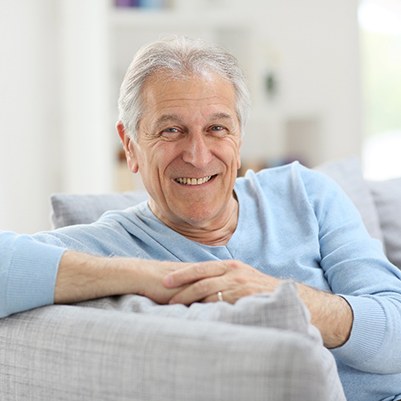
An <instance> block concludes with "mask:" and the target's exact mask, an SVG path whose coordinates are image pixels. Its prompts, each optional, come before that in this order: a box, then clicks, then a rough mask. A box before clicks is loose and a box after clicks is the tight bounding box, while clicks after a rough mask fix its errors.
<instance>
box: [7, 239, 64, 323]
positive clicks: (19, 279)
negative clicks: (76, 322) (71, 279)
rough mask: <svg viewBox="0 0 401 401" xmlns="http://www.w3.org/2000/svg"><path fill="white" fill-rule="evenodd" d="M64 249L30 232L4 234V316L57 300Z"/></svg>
mask: <svg viewBox="0 0 401 401" xmlns="http://www.w3.org/2000/svg"><path fill="white" fill-rule="evenodd" d="M64 251H65V249H64V248H62V247H58V246H55V245H49V244H46V243H41V242H38V241H35V240H34V239H33V238H32V237H31V236H28V235H18V234H14V233H11V232H1V233H0V255H1V258H0V317H6V316H8V315H11V314H13V313H17V312H22V311H25V310H29V309H33V308H36V307H39V306H44V305H49V304H52V303H53V302H54V288H55V283H56V278H57V271H58V265H59V262H60V259H61V257H62V255H63V253H64Z"/></svg>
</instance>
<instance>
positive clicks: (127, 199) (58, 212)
mask: <svg viewBox="0 0 401 401" xmlns="http://www.w3.org/2000/svg"><path fill="white" fill-rule="evenodd" d="M146 199H147V194H146V192H144V191H132V192H123V193H108V194H65V193H57V194H53V195H52V196H51V197H50V203H51V208H52V213H51V219H52V223H53V227H54V228H60V227H64V226H69V225H73V224H87V223H92V222H94V221H96V220H97V219H98V218H99V217H100V216H101V215H102V214H103V213H104V212H106V211H108V210H122V209H126V208H127V207H130V206H134V205H136V204H137V203H139V202H142V201H144V200H146Z"/></svg>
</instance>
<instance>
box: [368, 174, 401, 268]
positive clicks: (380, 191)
mask: <svg viewBox="0 0 401 401" xmlns="http://www.w3.org/2000/svg"><path fill="white" fill-rule="evenodd" d="M368 185H369V188H370V192H371V194H372V197H373V200H374V203H375V205H376V209H377V213H378V216H379V220H380V226H381V231H382V233H383V243H384V248H385V250H386V254H387V257H388V258H389V260H390V261H391V262H392V263H393V264H394V265H396V266H397V267H398V268H399V269H401V178H395V179H391V180H385V181H369V182H368Z"/></svg>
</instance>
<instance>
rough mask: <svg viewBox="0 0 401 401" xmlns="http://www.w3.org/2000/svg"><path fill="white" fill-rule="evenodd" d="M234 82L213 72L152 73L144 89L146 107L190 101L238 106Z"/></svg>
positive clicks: (189, 104)
mask: <svg viewBox="0 0 401 401" xmlns="http://www.w3.org/2000/svg"><path fill="white" fill-rule="evenodd" d="M235 98H236V96H235V90H234V86H233V84H232V83H231V82H230V81H228V80H227V79H225V78H223V77H222V76H221V75H219V74H217V73H214V72H203V73H199V74H195V73H194V74H191V75H188V76H184V77H174V76H172V74H169V73H166V72H158V73H155V74H153V75H152V76H150V77H149V78H148V79H147V81H146V82H145V84H144V86H143V89H142V100H143V106H144V107H145V110H146V108H156V109H160V108H168V107H172V108H174V107H184V106H185V107H188V106H191V105H221V106H225V107H229V108H235Z"/></svg>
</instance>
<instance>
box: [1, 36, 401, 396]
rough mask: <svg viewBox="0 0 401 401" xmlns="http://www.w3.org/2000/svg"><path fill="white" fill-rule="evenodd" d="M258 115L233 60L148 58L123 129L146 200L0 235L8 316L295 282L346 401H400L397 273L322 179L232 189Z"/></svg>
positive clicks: (167, 52) (182, 299)
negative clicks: (122, 297) (88, 219)
mask: <svg viewBox="0 0 401 401" xmlns="http://www.w3.org/2000/svg"><path fill="white" fill-rule="evenodd" d="M248 105H249V101H248V92H247V89H246V85H245V83H244V78H243V76H242V73H241V70H240V69H239V67H238V65H237V63H236V61H235V59H234V58H233V57H232V56H231V55H229V54H227V53H226V52H225V51H223V50H221V49H219V48H217V47H214V46H209V45H206V44H204V43H202V42H200V41H192V40H189V39H185V38H177V39H174V40H171V41H161V42H156V43H153V44H151V45H149V46H148V47H145V48H144V49H142V50H140V51H139V52H138V54H137V56H136V57H135V59H134V60H133V62H132V64H131V65H130V67H129V69H128V72H127V75H126V77H125V78H124V81H123V84H122V87H121V95H120V101H119V106H120V121H119V122H118V123H117V130H118V133H119V136H120V139H121V141H122V143H123V146H124V149H125V154H126V158H127V163H128V167H129V169H130V170H131V171H132V172H133V173H138V172H139V173H140V174H141V176H142V179H143V182H144V185H145V187H146V189H147V191H148V193H149V202H147V203H146V202H145V203H142V204H140V205H138V206H136V207H134V208H130V209H127V210H126V211H121V212H110V213H108V214H106V215H105V216H103V217H102V218H101V219H100V220H99V221H98V222H96V223H94V224H91V225H86V226H77V227H68V228H64V229H60V230H56V231H52V232H47V233H39V234H36V235H33V236H30V237H29V236H19V235H16V234H13V233H3V234H2V235H1V237H0V239H1V242H0V254H1V255H2V257H1V261H0V263H1V272H2V274H1V279H0V289H1V291H0V292H1V297H2V298H1V302H0V306H1V314H2V316H6V315H8V314H11V313H15V312H18V311H22V310H26V309H30V308H33V307H38V306H41V305H46V304H51V303H53V302H56V303H68V302H77V301H82V300H87V299H91V298H97V297H103V296H109V295H117V294H127V293H135V294H140V295H145V296H147V297H149V298H151V299H153V300H154V301H156V302H158V303H161V304H165V303H184V304H191V303H193V302H197V301H200V302H215V301H217V300H224V301H227V302H230V303H234V302H236V301H237V300H238V299H239V298H241V297H244V296H247V295H252V294H257V293H262V292H264V293H266V292H271V291H273V290H274V289H275V288H276V287H277V286H278V285H279V284H280V283H281V282H282V280H284V279H288V278H291V279H293V280H295V281H296V282H297V283H298V284H297V287H298V291H299V294H300V297H301V298H302V299H303V301H304V303H305V304H306V306H307V307H308V308H309V311H310V313H311V318H312V323H313V324H314V325H315V326H316V327H317V328H318V329H319V330H320V333H321V335H322V338H323V340H324V343H325V345H326V346H327V347H328V348H331V349H332V352H333V354H334V356H335V358H336V361H337V364H338V368H339V373H340V377H341V379H342V382H343V385H344V389H345V392H346V395H347V397H348V398H349V399H350V400H356V401H359V400H361V401H362V400H364V401H367V400H372V401H373V400H386V401H387V400H396V399H398V398H401V352H400V347H399V346H398V344H399V341H400V339H401V280H400V279H401V274H400V271H399V270H398V269H397V268H396V267H394V266H393V265H391V264H390V263H389V262H388V261H387V259H386V258H385V257H384V255H383V252H382V249H381V246H380V244H378V243H377V242H376V241H374V240H372V239H371V238H370V237H369V235H368V234H367V232H366V230H365V228H364V227H363V224H362V222H361V219H360V217H359V215H358V213H357V211H356V209H355V208H354V207H353V205H352V204H351V202H350V201H349V200H348V199H347V198H346V197H345V195H344V194H343V193H342V192H341V191H340V190H339V189H338V187H337V186H335V185H334V184H333V183H332V182H331V181H329V180H328V179H326V178H324V177H323V176H322V175H320V174H318V173H316V172H312V171H310V170H308V169H306V168H304V167H302V166H300V165H299V164H298V163H293V164H291V165H288V166H283V167H280V168H276V169H270V170H265V171H262V172H260V173H258V174H255V173H253V172H251V171H250V172H248V173H247V175H246V177H245V178H240V179H236V172H237V170H238V168H239V167H240V147H241V135H242V132H243V130H244V126H245V123H246V115H247V110H248ZM394 397H397V398H394Z"/></svg>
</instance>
